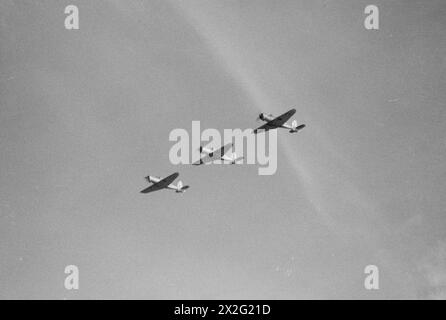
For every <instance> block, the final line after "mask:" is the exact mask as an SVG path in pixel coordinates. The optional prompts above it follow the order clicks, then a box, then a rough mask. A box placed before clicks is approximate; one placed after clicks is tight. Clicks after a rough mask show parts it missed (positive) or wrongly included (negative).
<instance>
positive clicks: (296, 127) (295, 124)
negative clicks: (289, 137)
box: [290, 120, 305, 133]
mask: <svg viewBox="0 0 446 320" xmlns="http://www.w3.org/2000/svg"><path fill="white" fill-rule="evenodd" d="M291 127H292V129H291V130H290V133H296V132H298V131H300V130H302V129H303V128H305V125H304V124H301V125H300V126H298V125H297V121H296V120H293V122H292V123H291Z"/></svg>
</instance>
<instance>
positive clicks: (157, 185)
mask: <svg viewBox="0 0 446 320" xmlns="http://www.w3.org/2000/svg"><path fill="white" fill-rule="evenodd" d="M179 175H180V174H179V173H178V172H175V173H173V174H171V175H170V176H167V177H165V178H163V179H161V178H160V177H152V176H147V177H146V180H147V181H148V182H150V183H153V184H152V185H151V186H150V187H147V188H145V189H144V190H141V193H149V192H153V191H158V190H162V189H172V190H175V192H176V193H183V192H186V190H187V189H189V186H183V183H182V182H181V180H180V181H178V183H177V185H174V184H171V183H172V182H173V181H174V180H175V179H176V178H178V176H179Z"/></svg>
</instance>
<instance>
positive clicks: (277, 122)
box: [254, 109, 305, 133]
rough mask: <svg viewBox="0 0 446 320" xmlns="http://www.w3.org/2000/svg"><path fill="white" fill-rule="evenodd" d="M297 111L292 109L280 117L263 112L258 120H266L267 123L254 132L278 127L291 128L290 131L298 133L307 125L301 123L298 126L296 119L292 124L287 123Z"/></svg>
mask: <svg viewBox="0 0 446 320" xmlns="http://www.w3.org/2000/svg"><path fill="white" fill-rule="evenodd" d="M295 113H296V109H291V110H289V111H287V112H285V113H284V114H282V115H280V116H278V117H274V116H273V115H272V114H266V113H261V114H260V115H259V117H258V118H257V120H262V121H266V123H265V124H264V125H262V126H260V127H258V128H257V129H255V130H254V133H258V132H259V131H261V130H265V131H268V130H271V129H277V128H285V129H289V130H290V133H296V132H298V131H300V130H302V129H303V128H305V125H304V124H301V125H299V126H298V125H297V121H296V120H293V122H291V125H290V124H288V123H286V122H287V121H288V119H289V118H291V117H292V116H293V114H295Z"/></svg>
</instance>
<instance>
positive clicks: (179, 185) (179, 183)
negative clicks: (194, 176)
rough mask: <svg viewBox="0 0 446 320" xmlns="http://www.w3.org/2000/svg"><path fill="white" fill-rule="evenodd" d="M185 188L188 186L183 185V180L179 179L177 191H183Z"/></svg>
mask: <svg viewBox="0 0 446 320" xmlns="http://www.w3.org/2000/svg"><path fill="white" fill-rule="evenodd" d="M187 189H189V186H183V182H182V181H181V180H180V181H178V183H177V191H176V192H177V193H180V192H181V193H182V192H185V191H186V190H187Z"/></svg>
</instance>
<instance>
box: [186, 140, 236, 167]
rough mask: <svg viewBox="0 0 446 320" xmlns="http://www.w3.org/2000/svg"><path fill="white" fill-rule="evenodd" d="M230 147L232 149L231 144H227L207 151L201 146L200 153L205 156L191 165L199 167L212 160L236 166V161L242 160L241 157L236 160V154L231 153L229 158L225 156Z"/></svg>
mask: <svg viewBox="0 0 446 320" xmlns="http://www.w3.org/2000/svg"><path fill="white" fill-rule="evenodd" d="M232 147H233V145H232V143H228V144H226V145H224V146H223V147H221V148H220V149H217V150H214V149H209V148H206V147H202V146H201V147H200V153H205V154H206V156H204V157H202V158H201V159H200V160H198V161H196V162H194V163H192V164H193V165H194V166H199V165H202V164H206V163H209V162H212V161H214V160H222V161H229V163H230V164H236V163H237V161H239V160H242V159H243V157H238V158H237V154H236V153H235V152H233V153H232V154H231V155H230V156H229V155H226V154H227V153H228V152H229V150H230V149H231V148H232Z"/></svg>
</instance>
